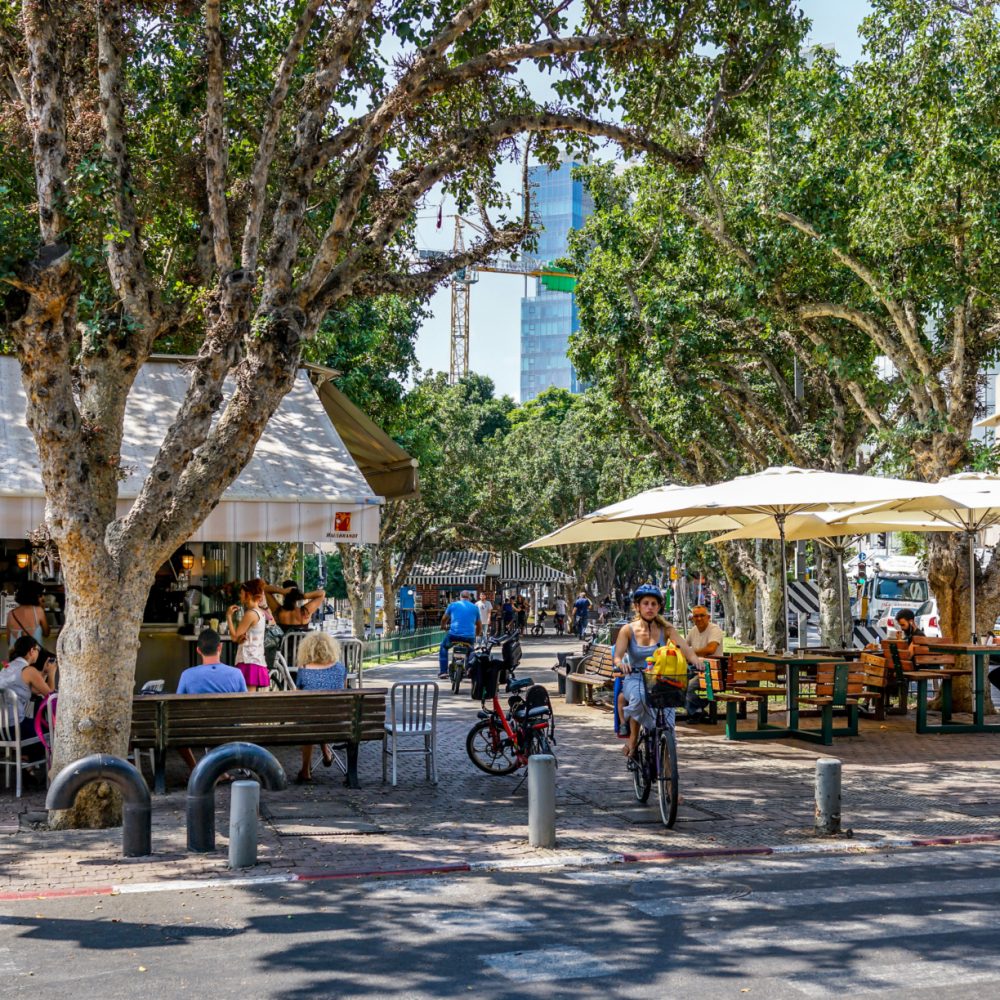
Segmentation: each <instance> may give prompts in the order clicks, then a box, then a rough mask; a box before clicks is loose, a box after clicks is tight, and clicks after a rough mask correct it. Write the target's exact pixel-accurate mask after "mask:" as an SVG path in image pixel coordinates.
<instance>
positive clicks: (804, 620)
mask: <svg viewBox="0 0 1000 1000" xmlns="http://www.w3.org/2000/svg"><path fill="white" fill-rule="evenodd" d="M808 646H809V616H808V615H804V614H801V613H800V614H799V646H798V648H799V649H806V648H808Z"/></svg>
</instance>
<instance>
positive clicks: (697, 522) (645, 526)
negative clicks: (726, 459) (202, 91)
mask: <svg viewBox="0 0 1000 1000" xmlns="http://www.w3.org/2000/svg"><path fill="white" fill-rule="evenodd" d="M706 488H707V487H704V486H662V487H657V488H656V489H652V490H646V491H645V492H644V493H639V494H637V495H636V496H635V497H632V498H631V500H626V501H621V502H619V503H614V504H610V505H609V506H607V507H601V508H600V509H598V510H596V511H593V512H592V513H590V514H588V515H587V516H586V517H581V518H577V519H576V520H575V521H570V522H569V523H568V524H564V525H563V526H562V527H561V528H557V529H556V530H555V531H551V532H549V534H547V535H543V536H542V537H541V538H536V539H534V540H533V541H531V542H528V543H527V544H526V545H522V546H521V548H522V549H539V548H546V547H548V546H555V545H581V544H585V543H587V542H607V541H634V540H636V539H640V538H656V537H660V538H662V537H663V536H665V535H669V536H670V539H671V541H672V542H673V548H674V568H675V570H676V569H679V561H680V556H679V548H678V539H677V536H678V535H684V534H691V533H693V532H696V531H706V532H713V531H728V530H730V529H732V528H738V527H740V526H741V525H742V524H743V522H744V520H745V518H741V517H733V516H731V515H729V514H718V513H710V514H692V515H685V516H679V517H663V518H659V519H657V520H656V521H655V522H652V521H651V522H645V523H632V522H629V521H611V520H608V515H609V514H613V513H615V512H616V511H618V510H619V509H620V508H621V507H622V505H623V504H626V503H631V502H633V501H638V500H642V501H643V502H650V503H654V502H655V503H656V504H658V505H659V504H665V503H673V504H677V503H683V502H684V501H683V498H684V497H685V496H688V495H695V496H700V494H697V493H693V491H698V490H704V489H706ZM677 603H678V602H676V601H675V602H674V607H675V611H676V610H677Z"/></svg>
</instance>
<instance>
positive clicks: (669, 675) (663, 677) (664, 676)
mask: <svg viewBox="0 0 1000 1000" xmlns="http://www.w3.org/2000/svg"><path fill="white" fill-rule="evenodd" d="M650 660H652V662H650ZM646 675H647V677H649V678H650V679H651V680H655V681H666V683H667V684H673V685H674V686H675V687H684V688H686V687H687V675H688V665H687V660H686V659H685V658H684V654H683V653H682V652H681V651H680V650H679V649H678V648H677V647H676V646H675V645H674V644H673V643H672V642H669V641H668V642H667V644H666V645H665V646H660V647H659V648H658V649H657V650H656V651H655V652H654V653H653V655H652V657H650V658H647V660H646Z"/></svg>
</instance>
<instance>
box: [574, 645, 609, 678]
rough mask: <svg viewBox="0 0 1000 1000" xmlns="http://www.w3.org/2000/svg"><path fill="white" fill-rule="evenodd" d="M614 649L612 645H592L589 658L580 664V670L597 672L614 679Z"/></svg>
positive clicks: (588, 672)
mask: <svg viewBox="0 0 1000 1000" xmlns="http://www.w3.org/2000/svg"><path fill="white" fill-rule="evenodd" d="M614 666H615V664H614V650H613V649H612V648H611V647H610V646H592V647H591V649H590V652H589V653H588V654H587V658H586V659H585V660H584V661H583V662H582V663H581V664H580V672H581V673H584V674H596V675H597V676H599V677H607V679H608V680H609V681H611V680H614V677H615V675H614Z"/></svg>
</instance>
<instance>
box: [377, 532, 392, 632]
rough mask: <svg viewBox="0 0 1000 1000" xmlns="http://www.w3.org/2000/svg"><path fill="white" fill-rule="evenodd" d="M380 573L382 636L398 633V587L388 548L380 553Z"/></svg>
mask: <svg viewBox="0 0 1000 1000" xmlns="http://www.w3.org/2000/svg"><path fill="white" fill-rule="evenodd" d="M378 561H379V572H380V575H381V577H382V635H383V637H385V636H390V635H392V634H393V633H394V632H395V631H396V586H395V577H394V574H393V571H392V553H391V552H390V551H389V550H388V548H383V549H382V550H381V551H380V552H379V560H378Z"/></svg>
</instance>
